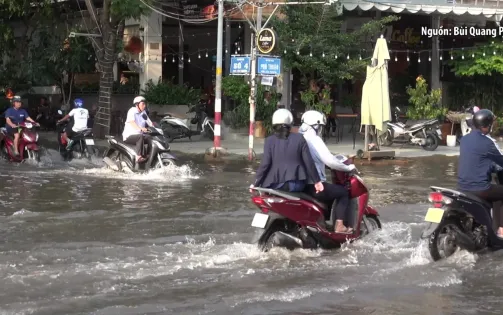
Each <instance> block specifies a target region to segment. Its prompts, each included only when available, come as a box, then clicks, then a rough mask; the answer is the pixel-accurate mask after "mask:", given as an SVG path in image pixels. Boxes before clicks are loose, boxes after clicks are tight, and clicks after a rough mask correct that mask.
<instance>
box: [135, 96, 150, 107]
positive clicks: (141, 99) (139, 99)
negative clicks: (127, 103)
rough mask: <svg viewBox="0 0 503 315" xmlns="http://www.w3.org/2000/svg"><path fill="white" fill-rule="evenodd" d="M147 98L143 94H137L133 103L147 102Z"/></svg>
mask: <svg viewBox="0 0 503 315" xmlns="http://www.w3.org/2000/svg"><path fill="white" fill-rule="evenodd" d="M146 101H147V100H146V99H145V98H144V97H143V96H137V97H135V98H134V100H133V104H134V105H135V106H136V105H138V104H139V103H140V102H146Z"/></svg>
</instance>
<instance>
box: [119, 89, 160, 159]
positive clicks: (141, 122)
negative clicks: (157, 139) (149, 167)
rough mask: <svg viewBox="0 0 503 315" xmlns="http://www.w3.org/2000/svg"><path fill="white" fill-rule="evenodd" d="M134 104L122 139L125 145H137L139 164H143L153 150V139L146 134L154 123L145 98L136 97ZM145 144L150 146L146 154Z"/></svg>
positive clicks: (128, 114) (127, 118)
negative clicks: (149, 115) (147, 110)
mask: <svg viewBox="0 0 503 315" xmlns="http://www.w3.org/2000/svg"><path fill="white" fill-rule="evenodd" d="M133 104H134V106H133V107H131V108H130V109H129V111H128V112H127V117H126V124H125V126H124V131H123V132H122V138H123V140H124V142H125V143H127V144H134V145H136V155H137V162H139V163H141V162H145V161H146V159H147V156H148V155H147V152H150V151H151V150H152V137H151V136H149V135H147V134H146V132H148V129H147V128H146V127H148V126H151V127H152V126H153V123H152V121H151V120H150V118H148V114H147V112H146V108H147V101H146V100H145V98H144V97H143V96H137V97H135V98H134V100H133ZM145 142H146V143H147V144H148V149H147V152H145V145H144V144H145Z"/></svg>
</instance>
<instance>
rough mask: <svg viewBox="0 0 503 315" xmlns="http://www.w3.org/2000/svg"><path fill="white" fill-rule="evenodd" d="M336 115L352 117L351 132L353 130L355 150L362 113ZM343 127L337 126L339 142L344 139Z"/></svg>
mask: <svg viewBox="0 0 503 315" xmlns="http://www.w3.org/2000/svg"><path fill="white" fill-rule="evenodd" d="M335 117H336V118H337V119H339V118H351V129H350V130H349V132H351V131H352V132H353V150H354V148H355V146H356V125H357V123H358V118H360V114H336V115H335ZM342 129H343V128H337V142H339V141H340V140H342V132H343V130H342Z"/></svg>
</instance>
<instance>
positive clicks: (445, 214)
mask: <svg viewBox="0 0 503 315" xmlns="http://www.w3.org/2000/svg"><path fill="white" fill-rule="evenodd" d="M493 174H494V175H495V176H494V177H495V179H496V182H498V183H503V171H501V168H500V169H499V170H496V169H495V170H494V173H493ZM430 189H431V190H432V192H431V193H430V194H429V197H428V200H429V202H430V203H431V204H432V207H431V208H428V210H427V212H426V216H425V218H424V221H425V222H428V223H429V224H428V226H427V227H426V228H425V229H424V230H423V233H422V235H421V238H422V239H428V248H429V252H430V255H431V258H432V259H433V260H434V261H437V260H440V259H444V258H447V257H449V256H451V255H452V254H454V253H455V252H456V251H457V250H458V249H465V250H467V251H469V252H477V251H480V250H483V249H486V248H489V249H492V250H497V249H502V248H503V239H501V238H499V237H498V236H497V235H496V231H497V229H498V226H497V225H496V224H495V222H498V220H497V219H496V218H495V219H493V217H494V215H499V213H498V212H494V211H493V210H492V208H493V205H492V203H490V202H488V201H485V200H483V199H481V198H479V197H477V196H476V195H473V194H471V193H468V192H464V191H463V192H462V191H457V190H453V189H448V188H443V187H437V186H431V187H430Z"/></svg>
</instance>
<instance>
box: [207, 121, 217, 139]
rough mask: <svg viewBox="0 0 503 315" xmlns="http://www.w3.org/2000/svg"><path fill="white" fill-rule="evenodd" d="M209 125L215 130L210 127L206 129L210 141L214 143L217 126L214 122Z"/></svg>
mask: <svg viewBox="0 0 503 315" xmlns="http://www.w3.org/2000/svg"><path fill="white" fill-rule="evenodd" d="M209 124H210V125H211V128H213V129H211V128H210V127H207V128H206V136H207V137H208V139H210V140H211V141H213V139H214V138H215V134H214V133H213V130H215V125H214V124H213V123H212V122H210V123H209Z"/></svg>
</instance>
